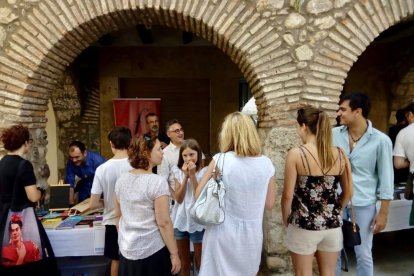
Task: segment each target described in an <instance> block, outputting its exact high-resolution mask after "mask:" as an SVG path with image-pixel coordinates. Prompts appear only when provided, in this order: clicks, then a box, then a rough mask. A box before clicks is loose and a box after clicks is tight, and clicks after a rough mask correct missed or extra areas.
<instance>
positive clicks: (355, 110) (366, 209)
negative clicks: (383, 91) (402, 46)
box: [333, 93, 394, 276]
mask: <svg viewBox="0 0 414 276" xmlns="http://www.w3.org/2000/svg"><path fill="white" fill-rule="evenodd" d="M370 108H371V101H370V99H369V97H368V96H367V95H365V94H363V93H353V94H346V95H344V96H343V97H342V98H341V100H340V102H339V110H338V113H337V115H338V117H339V119H340V122H341V125H342V126H340V127H336V128H334V129H333V139H334V144H335V145H336V146H339V147H341V148H342V149H343V150H344V151H345V152H346V153H347V155H348V158H349V161H350V162H351V168H352V180H353V188H354V189H353V197H352V205H353V208H354V211H355V219H356V222H357V224H358V225H359V227H360V234H361V242H362V243H361V245H358V246H355V248H354V249H355V255H356V260H357V267H356V272H357V275H358V276H372V275H373V274H374V265H373V260H372V240H373V234H375V233H378V232H380V231H382V230H383V229H384V228H385V226H386V224H387V218H388V209H389V203H390V200H392V199H393V193H394V184H393V183H394V172H393V164H392V143H391V140H390V138H388V136H387V135H385V134H384V133H382V132H381V131H379V130H377V129H375V128H373V127H372V123H371V121H369V120H368V119H367V118H368V114H369V111H370ZM377 200H380V201H381V205H380V209H379V211H378V212H377V210H376V203H377ZM343 215H344V217H345V218H350V215H351V210H350V209H349V208H345V210H344V214H343ZM337 275H341V271H340V264H339V266H338V268H337Z"/></svg>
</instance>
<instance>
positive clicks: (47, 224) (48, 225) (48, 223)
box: [42, 218, 62, 229]
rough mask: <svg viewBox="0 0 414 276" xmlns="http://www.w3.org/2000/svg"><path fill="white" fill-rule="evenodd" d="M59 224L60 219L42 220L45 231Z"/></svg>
mask: <svg viewBox="0 0 414 276" xmlns="http://www.w3.org/2000/svg"><path fill="white" fill-rule="evenodd" d="M61 223H62V218H49V219H43V220H42V225H43V227H44V228H45V229H55V228H56V227H57V226H58V225H59V224H61Z"/></svg>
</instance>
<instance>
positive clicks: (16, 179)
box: [10, 159, 26, 209]
mask: <svg viewBox="0 0 414 276" xmlns="http://www.w3.org/2000/svg"><path fill="white" fill-rule="evenodd" d="M24 161H26V160H25V159H22V160H20V162H19V165H18V166H17V173H16V177H15V179H14V185H13V196H12V200H11V205H10V208H12V209H14V208H16V206H15V203H16V200H17V190H18V178H19V175H20V173H21V170H22V166H23V163H24Z"/></svg>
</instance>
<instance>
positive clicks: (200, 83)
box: [119, 78, 210, 153]
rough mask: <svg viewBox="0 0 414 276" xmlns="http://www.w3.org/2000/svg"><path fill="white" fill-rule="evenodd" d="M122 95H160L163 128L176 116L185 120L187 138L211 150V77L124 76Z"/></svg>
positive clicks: (205, 149)
mask: <svg viewBox="0 0 414 276" xmlns="http://www.w3.org/2000/svg"><path fill="white" fill-rule="evenodd" d="M119 91H120V97H121V98H160V99H161V118H160V121H161V128H162V129H163V130H164V129H165V127H164V126H165V123H166V122H167V121H168V120H171V119H173V118H176V119H178V120H179V121H181V122H182V125H183V128H184V130H185V137H186V138H194V139H196V140H197V141H198V142H199V143H200V146H201V147H202V149H203V151H204V152H206V153H209V152H210V80H209V79H203V78H200V79H193V78H191V79H185V78H120V80H119Z"/></svg>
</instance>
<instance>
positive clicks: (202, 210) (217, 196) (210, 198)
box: [190, 154, 226, 225]
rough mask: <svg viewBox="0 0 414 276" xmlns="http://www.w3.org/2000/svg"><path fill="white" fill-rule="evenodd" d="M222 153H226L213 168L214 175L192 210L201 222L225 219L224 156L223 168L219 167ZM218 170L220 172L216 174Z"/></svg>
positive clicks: (206, 223) (207, 223)
mask: <svg viewBox="0 0 414 276" xmlns="http://www.w3.org/2000/svg"><path fill="white" fill-rule="evenodd" d="M222 155H224V154H220V156H219V158H218V160H217V163H216V166H215V167H214V169H213V176H212V177H211V178H210V180H209V181H208V182H207V183H206V185H205V186H204V188H203V191H202V192H201V194H200V196H199V197H198V198H197V200H196V201H195V202H194V205H193V206H192V208H191V210H190V214H191V216H192V217H193V219H194V220H195V221H196V222H197V223H199V224H203V225H210V224H221V223H223V221H224V218H225V214H224V194H225V193H226V188H225V187H224V183H223V179H222V178H223V168H224V156H223V158H222V159H223V160H222V166H221V170H220V169H219V168H218V164H219V161H220V159H221V157H222ZM216 172H218V173H217V174H216Z"/></svg>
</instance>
